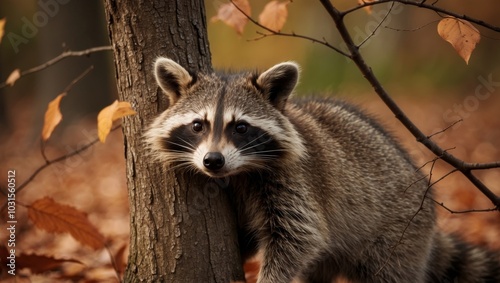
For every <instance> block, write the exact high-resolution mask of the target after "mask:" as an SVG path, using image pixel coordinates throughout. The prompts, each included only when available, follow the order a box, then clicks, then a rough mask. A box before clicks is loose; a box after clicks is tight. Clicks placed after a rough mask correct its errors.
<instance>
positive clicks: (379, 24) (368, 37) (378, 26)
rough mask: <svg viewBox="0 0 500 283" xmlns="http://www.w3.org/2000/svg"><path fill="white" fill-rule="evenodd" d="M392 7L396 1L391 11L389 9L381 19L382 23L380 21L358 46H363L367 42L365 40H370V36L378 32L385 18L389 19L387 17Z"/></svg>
mask: <svg viewBox="0 0 500 283" xmlns="http://www.w3.org/2000/svg"><path fill="white" fill-rule="evenodd" d="M392 8H394V3H392V4H391V7H390V8H389V11H387V13H386V14H385V16H384V17H383V18H382V20H381V21H380V23H378V25H377V26H376V27H375V29H374V30H373V31H372V32H371V33H370V35H368V36H367V37H366V38H365V39H364V40H363V41H362V42H361V43H359V44H358V48H360V47H361V46H363V44H365V42H367V41H368V40H370V38H372V37H373V36H374V35H375V33H376V32H377V30H379V28H380V26H381V25H382V24H383V23H384V22H385V20H386V19H387V17H388V16H389V15H390V14H391V12H392Z"/></svg>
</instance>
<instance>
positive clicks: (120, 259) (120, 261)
mask: <svg viewBox="0 0 500 283" xmlns="http://www.w3.org/2000/svg"><path fill="white" fill-rule="evenodd" d="M127 248H128V244H127V243H125V244H123V245H122V246H121V247H120V249H118V251H117V252H116V255H115V264H116V268H117V269H118V270H117V271H118V273H119V274H123V273H124V272H125V268H126V267H127V255H126V254H125V252H126V251H127Z"/></svg>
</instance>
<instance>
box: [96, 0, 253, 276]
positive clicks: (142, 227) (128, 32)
mask: <svg viewBox="0 0 500 283" xmlns="http://www.w3.org/2000/svg"><path fill="white" fill-rule="evenodd" d="M104 3H105V10H106V16H107V20H108V27H109V34H110V38H111V43H112V45H113V48H114V59H115V66H116V77H117V84H118V92H119V98H120V100H123V101H129V102H130V103H131V104H132V106H133V107H134V109H135V110H136V111H137V115H135V116H132V117H129V118H125V119H124V120H123V132H124V138H125V158H126V163H127V180H128V189H129V199H130V216H131V229H130V256H129V262H128V266H127V271H126V273H125V281H126V282H136V281H148V282H152V281H154V282H225V283H227V282H230V281H233V280H242V278H243V271H242V267H241V260H240V256H239V251H238V247H237V234H236V221H235V218H234V213H233V212H232V209H231V207H230V205H229V201H228V198H227V195H226V192H225V190H224V188H223V187H224V186H223V185H222V186H220V185H216V184H206V183H202V182H199V181H197V180H196V179H193V178H188V177H187V176H185V175H182V174H174V172H172V171H171V170H167V169H166V168H164V166H162V165H161V164H158V163H155V162H153V161H152V160H151V158H149V157H148V156H147V152H146V150H145V148H144V142H143V139H142V133H143V131H144V129H145V127H147V125H148V124H149V123H150V122H151V119H152V118H154V117H155V116H156V115H157V114H159V113H160V112H161V111H163V110H164V109H165V108H166V107H167V104H168V103H167V99H166V97H165V96H164V95H163V93H162V92H161V91H160V90H159V88H158V87H157V85H156V83H155V80H154V76H153V73H152V66H153V62H154V60H155V59H156V57H158V56H167V57H170V58H172V59H174V60H176V61H177V62H179V63H180V64H181V65H183V66H184V67H186V68H187V69H190V70H193V71H195V72H196V71H211V63H210V50H209V46H208V40H207V33H206V30H207V27H206V21H205V8H204V6H203V1H202V0H192V1H173V0H169V1H165V0H149V1H135V0H120V1H117V0H105V1H104ZM221 187H222V188H221Z"/></svg>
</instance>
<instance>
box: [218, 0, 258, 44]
mask: <svg viewBox="0 0 500 283" xmlns="http://www.w3.org/2000/svg"><path fill="white" fill-rule="evenodd" d="M233 3H234V4H233ZM233 3H231V2H229V3H226V4H222V5H220V7H219V9H217V15H215V16H213V17H212V19H211V21H212V22H216V21H222V22H223V23H225V24H226V25H228V26H229V27H231V28H232V29H234V30H235V31H236V32H237V33H238V34H240V35H241V34H242V33H243V30H244V29H245V26H246V24H247V23H248V18H247V17H246V16H245V15H244V14H243V13H242V12H240V11H239V10H238V9H237V8H236V7H235V5H236V6H238V8H240V9H241V10H242V11H243V12H245V14H247V15H248V16H250V15H251V9H250V3H248V0H233Z"/></svg>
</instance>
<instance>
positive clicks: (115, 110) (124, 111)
mask: <svg viewBox="0 0 500 283" xmlns="http://www.w3.org/2000/svg"><path fill="white" fill-rule="evenodd" d="M135 114H136V112H135V111H134V109H132V106H131V105H130V103H129V102H126V101H118V100H115V102H113V103H112V104H111V105H109V106H107V107H105V108H104V109H102V110H101V112H99V115H97V133H98V136H99V140H100V141H101V142H102V143H104V142H106V137H107V136H108V134H109V132H110V131H111V126H112V125H113V122H114V121H116V120H118V119H120V118H122V117H125V116H129V115H135Z"/></svg>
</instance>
